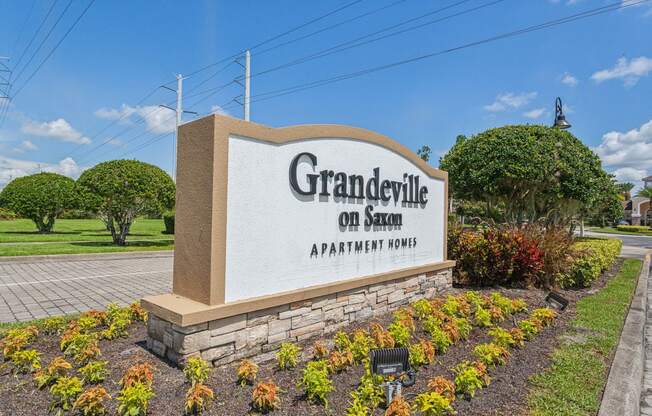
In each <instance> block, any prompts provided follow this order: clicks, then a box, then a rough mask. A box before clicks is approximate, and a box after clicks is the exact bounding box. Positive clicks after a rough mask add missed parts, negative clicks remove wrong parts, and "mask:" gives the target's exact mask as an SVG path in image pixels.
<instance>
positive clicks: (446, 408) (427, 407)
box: [414, 391, 454, 416]
mask: <svg viewBox="0 0 652 416" xmlns="http://www.w3.org/2000/svg"><path fill="white" fill-rule="evenodd" d="M414 407H415V408H416V409H417V410H418V411H419V412H420V413H419V414H421V415H423V416H445V415H449V414H453V413H454V411H453V408H452V407H451V402H450V400H449V399H447V398H446V397H444V396H442V395H441V394H439V393H436V392H434V391H430V392H425V393H421V394H418V395H417V397H416V399H415V400H414Z"/></svg>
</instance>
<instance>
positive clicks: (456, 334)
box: [441, 318, 461, 344]
mask: <svg viewBox="0 0 652 416" xmlns="http://www.w3.org/2000/svg"><path fill="white" fill-rule="evenodd" d="M455 319H456V318H446V320H445V321H444V323H443V324H442V326H441V330H442V331H444V332H445V333H446V335H448V338H450V340H451V342H452V343H453V344H455V343H456V342H457V341H459V340H460V338H461V335H460V330H459V328H458V327H457V322H456V321H455Z"/></svg>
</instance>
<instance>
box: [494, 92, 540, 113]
mask: <svg viewBox="0 0 652 416" xmlns="http://www.w3.org/2000/svg"><path fill="white" fill-rule="evenodd" d="M536 96H537V93H536V92H523V93H520V94H514V93H511V92H508V93H506V94H498V96H496V100H495V101H494V102H493V103H491V104H488V105H485V106H484V109H485V110H487V111H489V112H491V113H497V112H500V111H505V110H507V109H516V108H520V107H523V106H524V105H527V104H528V103H529V102H530V101H532V100H533V99H535V98H536Z"/></svg>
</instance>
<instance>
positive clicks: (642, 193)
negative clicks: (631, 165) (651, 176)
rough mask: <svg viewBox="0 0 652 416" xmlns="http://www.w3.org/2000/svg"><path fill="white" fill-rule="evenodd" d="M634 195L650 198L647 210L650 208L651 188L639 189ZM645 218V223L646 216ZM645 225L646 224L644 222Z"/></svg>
mask: <svg viewBox="0 0 652 416" xmlns="http://www.w3.org/2000/svg"><path fill="white" fill-rule="evenodd" d="M636 196H640V197H643V198H647V199H649V200H650V206H649V207H648V211H649V210H650V208H652V188H648V187H645V188H643V189H641V190H640V191H638V193H637V194H636ZM646 217H647V215H646ZM645 220H646V221H645V222H646V223H647V218H645ZM645 225H647V224H645Z"/></svg>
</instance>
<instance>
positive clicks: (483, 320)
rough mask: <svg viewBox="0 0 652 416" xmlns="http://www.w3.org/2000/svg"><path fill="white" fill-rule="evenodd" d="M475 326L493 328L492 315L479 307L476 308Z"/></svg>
mask: <svg viewBox="0 0 652 416" xmlns="http://www.w3.org/2000/svg"><path fill="white" fill-rule="evenodd" d="M473 318H474V321H475V324H476V325H477V326H479V327H487V326H491V325H492V322H491V314H490V313H489V311H488V310H486V309H485V308H483V307H481V306H478V307H476V308H475V314H474V316H473Z"/></svg>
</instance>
